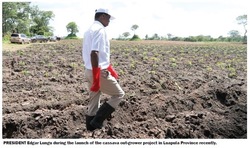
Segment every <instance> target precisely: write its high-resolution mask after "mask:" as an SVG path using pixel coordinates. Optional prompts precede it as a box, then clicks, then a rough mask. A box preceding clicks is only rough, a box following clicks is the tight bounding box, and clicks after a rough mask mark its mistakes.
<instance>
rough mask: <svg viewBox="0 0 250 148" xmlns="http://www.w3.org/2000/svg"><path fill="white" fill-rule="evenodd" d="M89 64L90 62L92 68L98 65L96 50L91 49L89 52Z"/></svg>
mask: <svg viewBox="0 0 250 148" xmlns="http://www.w3.org/2000/svg"><path fill="white" fill-rule="evenodd" d="M90 56H91V64H92V68H94V67H95V68H97V67H98V65H99V64H98V63H99V61H98V51H95V50H93V51H92V52H91V55H90Z"/></svg>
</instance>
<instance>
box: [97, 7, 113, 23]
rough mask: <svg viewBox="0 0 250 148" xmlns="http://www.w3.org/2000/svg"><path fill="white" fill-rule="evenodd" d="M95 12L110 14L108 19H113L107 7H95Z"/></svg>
mask: <svg viewBox="0 0 250 148" xmlns="http://www.w3.org/2000/svg"><path fill="white" fill-rule="evenodd" d="M95 13H106V14H108V15H110V20H113V19H115V17H114V16H112V15H111V14H110V13H109V10H108V9H103V8H99V9H96V10H95Z"/></svg>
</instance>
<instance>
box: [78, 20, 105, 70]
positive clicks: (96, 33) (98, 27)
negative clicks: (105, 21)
mask: <svg viewBox="0 0 250 148" xmlns="http://www.w3.org/2000/svg"><path fill="white" fill-rule="evenodd" d="M93 50H95V51H98V52H99V56H98V57H99V67H100V68H101V69H106V68H107V67H108V66H109V64H110V43H109V40H108V37H107V34H106V31H105V27H104V26H103V25H102V24H101V23H100V22H99V21H95V22H94V23H93V24H92V25H91V26H90V28H89V29H88V30H87V31H86V32H85V34H84V39H83V48H82V57H83V62H84V65H85V68H86V69H90V70H92V65H91V56H90V54H91V51H93Z"/></svg>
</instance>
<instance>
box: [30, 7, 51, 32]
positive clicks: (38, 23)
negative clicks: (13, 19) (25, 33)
mask: <svg viewBox="0 0 250 148" xmlns="http://www.w3.org/2000/svg"><path fill="white" fill-rule="evenodd" d="M54 17H55V15H54V13H53V12H52V11H40V10H39V9H38V7H36V6H35V7H33V10H32V13H31V18H32V19H33V23H32V25H31V27H30V32H31V33H32V34H38V35H52V34H53V33H52V32H53V28H52V27H51V26H49V21H50V20H53V18H54Z"/></svg>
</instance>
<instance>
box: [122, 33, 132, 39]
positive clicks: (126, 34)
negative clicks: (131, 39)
mask: <svg viewBox="0 0 250 148" xmlns="http://www.w3.org/2000/svg"><path fill="white" fill-rule="evenodd" d="M122 35H123V36H124V37H125V38H127V37H128V36H130V33H129V32H124V33H123V34H122Z"/></svg>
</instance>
